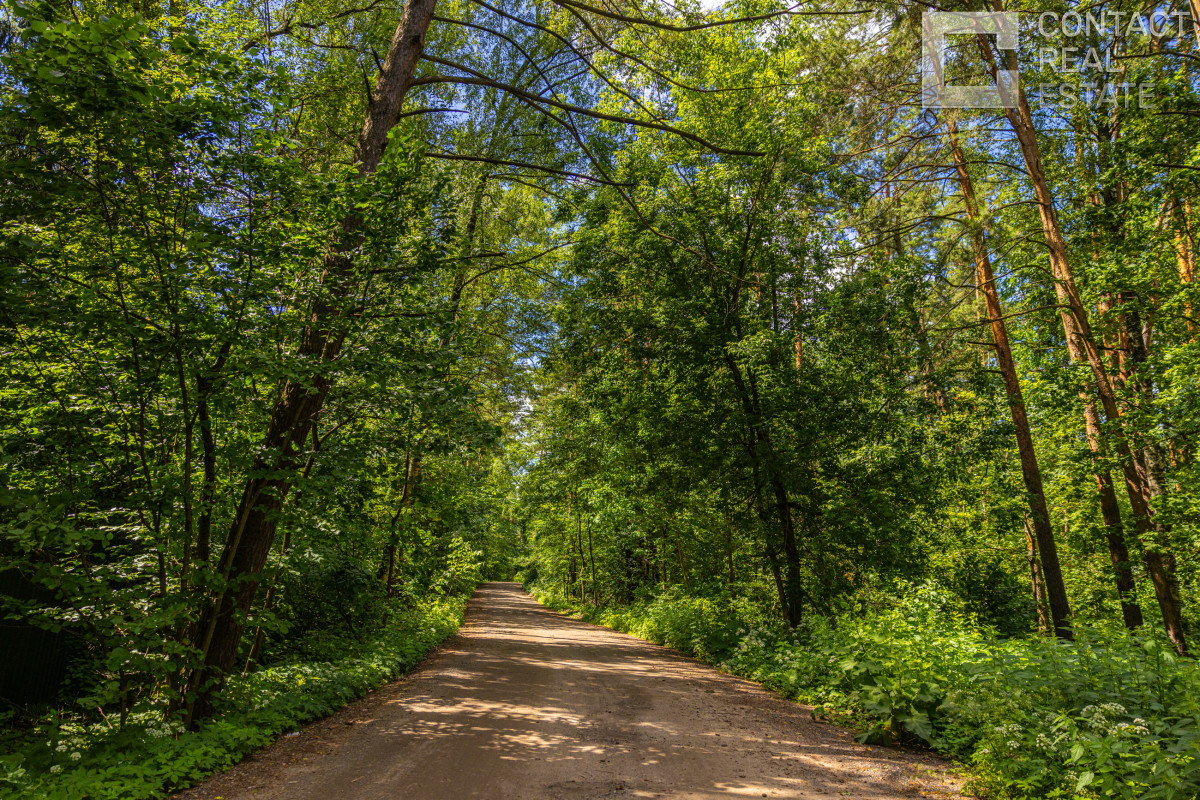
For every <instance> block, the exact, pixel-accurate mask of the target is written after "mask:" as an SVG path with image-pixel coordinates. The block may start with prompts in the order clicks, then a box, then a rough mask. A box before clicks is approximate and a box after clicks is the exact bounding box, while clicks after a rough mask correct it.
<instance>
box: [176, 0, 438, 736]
mask: <svg viewBox="0 0 1200 800" xmlns="http://www.w3.org/2000/svg"><path fill="white" fill-rule="evenodd" d="M435 2H436V0H408V2H407V3H406V4H405V7H404V12H403V14H402V15H401V18H400V23H399V25H398V26H397V28H396V33H395V35H394V36H393V38H392V42H391V45H390V46H389V48H388V54H387V58H386V60H385V61H384V64H383V68H382V69H381V70H380V73H379V75H378V77H377V78H376V81H375V89H374V91H373V92H372V97H371V102H370V104H369V106H368V109H369V110H368V112H367V117H366V120H365V121H364V124H363V128H362V132H361V133H360V134H359V137H358V145H357V148H356V153H355V156H356V158H355V161H356V162H357V165H358V174H359V176H367V175H370V174H371V173H373V172H374V171H375V170H376V169H377V168H378V167H379V164H380V163H381V162H382V160H383V154H384V150H385V149H386V147H387V136H388V132H389V131H390V130H391V129H392V127H393V126H394V125H395V124H396V122H397V121H398V120H399V118H400V109H401V106H402V104H403V101H404V96H405V94H406V93H407V91H408V88H409V86H410V85H411V84H412V80H413V74H414V72H415V70H416V67H417V62H418V60H419V59H420V57H421V53H422V51H423V49H424V43H425V34H426V32H427V30H428V28H429V23H430V21H431V20H432V17H433V10H434V4H435ZM360 227H361V221H360V220H359V218H358V217H357V216H356V215H354V214H350V215H348V216H347V217H346V218H345V219H343V220H342V223H341V226H340V230H339V231H338V235H337V238H336V241H335V242H334V244H333V246H332V247H331V249H330V252H329V253H328V254H327V255H326V256H325V258H324V264H323V272H322V275H321V283H322V285H323V287H324V288H326V289H327V290H328V293H329V297H328V298H319V299H317V300H315V301H314V302H313V307H312V312H311V314H310V317H309V322H308V325H307V327H306V329H305V331H304V333H303V335H302V338H301V342H300V345H299V347H298V348H297V355H299V356H300V357H301V360H302V361H307V362H309V363H313V364H315V365H319V366H317V368H316V369H315V371H314V372H315V374H312V375H310V376H308V378H309V380H304V379H301V380H296V381H292V380H289V381H287V382H286V383H285V384H284V385H283V387H282V389H281V390H280V392H279V396H278V399H277V400H276V402H275V404H274V406H273V408H272V410H271V416H270V419H269V421H268V423H267V429H266V433H265V435H264V436H263V442H262V446H261V449H260V451H259V454H258V456H257V457H256V458H255V461H254V467H253V469H252V470H251V475H252V476H255V475H257V476H262V475H271V476H272V477H269V478H267V477H250V478H248V479H247V481H246V483H245V485H244V487H243V489H242V496H241V500H240V501H239V503H238V507H237V513H236V514H235V515H234V521H233V524H232V525H231V527H230V530H229V533H228V535H227V537H226V542H225V549H224V551H223V552H222V554H221V559H220V562H219V564H218V569H219V571H220V573H221V574H222V575H223V576H224V578H225V585H224V588H223V589H222V590H221V592H220V594H219V595H218V596H217V597H216V598H215V600H214V602H213V603H212V604H211V605H209V606H207V607H206V608H205V609H204V610H203V613H202V615H201V620H200V624H199V626H198V636H197V641H196V645H197V647H198V649H199V650H200V653H201V656H202V663H201V666H199V667H198V668H197V669H196V670H194V671H193V674H192V675H191V678H190V680H189V683H188V696H189V698H190V700H191V705H190V707H189V713H188V719H187V722H188V724H189V725H194V723H195V722H196V721H198V720H201V719H204V718H205V717H208V716H210V715H211V714H212V713H213V704H212V699H213V693H214V691H215V690H216V688H217V685H218V684H219V682H220V681H222V680H223V679H224V676H225V675H226V674H228V673H229V672H230V670H231V669H232V668H233V665H234V663H235V661H236V659H237V652H238V647H239V645H240V643H241V639H242V631H243V627H244V623H243V618H244V615H245V614H246V613H247V612H248V611H249V610H250V606H251V604H252V602H253V600H254V595H255V593H256V591H257V589H258V580H259V575H260V574H261V573H262V569H263V566H264V565H265V564H266V560H267V554H268V553H269V552H270V549H271V544H272V542H273V541H274V538H275V516H276V514H277V513H278V512H279V509H280V507H281V506H282V503H283V501H284V499H285V498H286V497H287V494H288V491H289V490H290V489H291V483H292V479H291V478H290V477H280V476H288V475H289V474H290V473H291V472H293V471H294V470H295V468H296V466H297V465H296V464H295V462H294V453H295V451H296V449H297V448H298V446H299V445H300V444H301V443H302V442H303V441H304V438H305V436H306V435H307V433H308V426H309V425H310V424H311V423H312V421H313V419H314V417H315V416H316V414H317V412H319V411H320V409H321V407H322V405H323V404H324V401H325V397H326V396H327V395H328V393H329V389H330V385H331V384H330V379H329V377H328V375H327V374H326V371H325V368H324V367H325V365H328V364H329V363H330V362H331V361H333V360H334V359H335V358H337V355H338V352H339V351H340V350H341V346H342V341H343V339H344V336H345V334H344V333H343V332H340V331H338V330H337V329H336V322H337V319H338V317H339V316H340V315H341V313H342V308H341V306H342V305H343V302H344V300H345V298H346V297H348V296H352V294H353V289H354V280H353V278H354V275H353V271H354V261H353V256H352V255H351V253H352V252H353V248H354V247H355V245H356V244H357V240H358V238H359V237H358V235H357V231H358V229H359V228H360Z"/></svg>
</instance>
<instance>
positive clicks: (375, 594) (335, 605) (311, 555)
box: [270, 548, 389, 659]
mask: <svg viewBox="0 0 1200 800" xmlns="http://www.w3.org/2000/svg"><path fill="white" fill-rule="evenodd" d="M279 590H280V591H279V596H280V597H281V598H282V600H281V602H280V604H279V606H278V607H277V609H276V616H277V617H278V623H281V624H275V625H273V626H272V627H274V628H275V633H274V634H273V635H272V642H271V648H270V652H271V654H272V656H274V657H276V658H278V657H279V656H281V655H283V656H291V657H293V658H297V657H302V658H306V659H323V658H324V659H327V658H336V656H337V654H338V653H339V652H342V649H343V647H344V642H345V640H347V639H350V640H354V641H358V642H362V641H364V640H365V639H367V638H370V637H373V636H375V635H376V634H377V633H378V632H379V631H381V630H383V628H384V626H385V625H386V624H387V622H388V616H389V605H388V602H387V591H386V587H384V585H383V583H382V582H380V580H379V579H378V578H376V577H375V575H373V574H372V573H371V572H370V571H368V570H366V569H364V568H363V566H362V565H361V564H360V563H359V562H357V561H354V560H352V559H349V558H346V557H345V556H344V555H342V554H340V553H338V552H337V551H335V550H330V549H323V548H322V549H318V548H308V549H305V550H303V551H301V552H299V553H297V554H296V555H295V556H293V557H292V558H291V560H290V565H289V568H288V569H287V570H286V571H285V572H284V573H283V574H282V575H281V576H280V580H279Z"/></svg>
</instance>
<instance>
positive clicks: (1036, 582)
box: [1025, 516, 1053, 633]
mask: <svg viewBox="0 0 1200 800" xmlns="http://www.w3.org/2000/svg"><path fill="white" fill-rule="evenodd" d="M1025 553H1026V558H1027V559H1028V561H1029V580H1030V582H1031V583H1032V584H1033V600H1034V602H1035V603H1037V618H1038V630H1039V631H1041V632H1042V633H1049V632H1050V629H1051V626H1052V624H1053V623H1052V622H1051V620H1050V609H1049V607H1048V606H1047V605H1046V587H1045V584H1044V583H1043V579H1042V565H1041V563H1040V562H1039V561H1038V551H1037V539H1036V538H1035V537H1034V534H1033V526H1032V525H1030V524H1029V517H1028V516H1026V517H1025Z"/></svg>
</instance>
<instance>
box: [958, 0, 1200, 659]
mask: <svg viewBox="0 0 1200 800" xmlns="http://www.w3.org/2000/svg"><path fill="white" fill-rule="evenodd" d="M993 3H994V5H995V7H996V10H998V11H999V10H1002V9H1003V3H1002V0H993ZM979 44H980V48H981V50H982V52H983V55H984V60H985V62H986V65H987V67H988V70H989V71H990V72H991V74H992V78H993V80H995V79H996V77H997V75H998V71H999V67H998V62H997V60H996V58H995V56H994V54H993V51H992V47H991V43H990V42H989V41H988V40H987V37H982V36H981V37H979ZM1005 59H1006V61H1007V63H1006V65H1005V66H1006V68H1007V69H1010V70H1016V69H1017V63H1016V55H1015V54H1014V53H1008V54H1007V55H1006V56H1005ZM997 85H998V86H999V85H1000V84H999V81H997ZM1013 99H1014V100H1015V107H1014V108H1006V109H1005V110H1004V113H1005V116H1006V117H1007V118H1008V121H1009V124H1010V126H1011V127H1012V130H1013V133H1014V134H1016V137H1017V143H1018V144H1019V145H1020V148H1021V155H1022V156H1023V158H1024V160H1025V169H1026V173H1027V174H1028V175H1029V178H1030V181H1031V182H1032V184H1033V188H1034V193H1035V196H1036V201H1037V206H1038V214H1039V216H1040V217H1041V222H1042V233H1043V235H1044V237H1045V240H1046V249H1047V250H1048V251H1049V254H1050V266H1051V270H1052V271H1053V274H1054V278H1055V282H1054V290H1055V294H1056V295H1057V297H1058V303H1059V307H1060V316H1061V318H1062V323H1063V330H1064V332H1065V334H1066V339H1067V348H1068V352H1069V353H1070V355H1071V359H1072V360H1073V361H1083V362H1084V363H1086V364H1087V365H1088V366H1089V367H1090V368H1091V371H1092V376H1093V377H1094V379H1095V388H1096V394H1097V396H1098V397H1099V399H1100V405H1101V407H1102V408H1103V409H1104V415H1105V417H1106V418H1107V419H1108V421H1109V422H1110V423H1111V424H1112V425H1114V426H1118V427H1115V428H1114V429H1113V431H1112V435H1113V438H1114V439H1115V440H1116V443H1117V450H1118V453H1119V455H1120V456H1121V472H1122V474H1123V476H1124V478H1125V489H1126V493H1127V494H1128V495H1129V503H1130V506H1131V508H1132V510H1133V515H1134V519H1135V520H1136V523H1137V529H1138V536H1139V538H1140V539H1141V540H1142V543H1143V546H1144V548H1145V553H1146V559H1145V560H1146V569H1147V571H1148V572H1149V573H1150V578H1151V581H1152V582H1153V584H1154V592H1155V595H1157V597H1158V604H1159V608H1160V610H1161V611H1162V616H1163V623H1164V626H1165V627H1166V630H1167V635H1168V636H1169V637H1170V638H1171V641H1172V642H1173V643H1174V644H1175V649H1176V650H1177V651H1178V652H1179V653H1180V654H1185V653H1186V652H1187V641H1186V639H1185V637H1184V632H1183V614H1182V609H1181V607H1180V604H1179V603H1178V601H1177V598H1178V591H1177V588H1176V589H1175V590H1174V591H1173V590H1172V586H1173V583H1174V581H1173V579H1172V576H1171V575H1169V574H1168V572H1167V568H1166V565H1165V563H1164V560H1163V558H1162V556H1161V554H1159V553H1158V552H1157V551H1156V550H1154V549H1153V547H1154V546H1155V545H1156V543H1154V542H1151V541H1149V540H1150V538H1151V535H1152V531H1153V527H1152V524H1151V520H1150V512H1149V507H1148V506H1147V503H1146V497H1145V487H1144V485H1143V483H1142V479H1141V477H1140V476H1139V475H1138V472H1137V468H1136V467H1135V466H1134V458H1133V453H1132V452H1131V450H1130V447H1129V443H1128V441H1127V440H1126V439H1125V437H1124V435H1123V433H1122V431H1121V430H1120V428H1119V425H1120V423H1119V416H1120V414H1119V412H1118V410H1117V401H1116V395H1115V393H1114V391H1113V387H1112V382H1111V381H1110V380H1109V376H1108V371H1107V369H1106V367H1105V365H1104V361H1103V358H1102V356H1101V353H1100V349H1099V348H1098V347H1097V346H1096V341H1095V339H1094V338H1093V336H1092V331H1091V327H1090V325H1089V323H1088V316H1087V312H1086V310H1085V308H1084V306H1083V301H1082V300H1081V299H1080V295H1079V289H1078V287H1077V286H1076V283H1075V276H1074V273H1073V272H1072V269H1071V263H1070V259H1069V258H1068V254H1067V245H1066V240H1065V238H1064V237H1063V232H1062V226H1061V225H1060V223H1059V221H1058V215H1057V213H1056V212H1055V210H1054V196H1053V194H1052V193H1051V192H1050V186H1049V183H1048V182H1047V180H1046V175H1045V171H1044V170H1043V168H1042V163H1041V154H1040V151H1039V148H1038V143H1037V138H1036V136H1035V134H1034V129H1033V118H1032V115H1031V113H1030V111H1029V103H1028V102H1027V100H1026V98H1025V93H1024V91H1022V90H1021V89H1020V88H1018V89H1017V92H1016V97H1015V98H1013ZM1139 338H1140V337H1139ZM1147 545H1148V546H1147ZM1042 555H1043V562H1042V565H1043V568H1044V569H1045V572H1046V582H1047V585H1048V586H1047V588H1048V589H1050V591H1051V603H1052V605H1053V587H1052V579H1051V574H1050V572H1051V569H1050V564H1049V563H1048V559H1047V558H1046V554H1045V553H1043V554H1042Z"/></svg>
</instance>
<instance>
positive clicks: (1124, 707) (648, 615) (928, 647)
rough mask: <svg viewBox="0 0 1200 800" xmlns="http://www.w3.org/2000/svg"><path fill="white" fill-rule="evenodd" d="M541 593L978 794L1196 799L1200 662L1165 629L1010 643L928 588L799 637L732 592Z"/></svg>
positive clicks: (1100, 631)
mask: <svg viewBox="0 0 1200 800" xmlns="http://www.w3.org/2000/svg"><path fill="white" fill-rule="evenodd" d="M532 591H533V592H534V594H535V596H536V597H537V598H538V600H539V601H541V602H542V603H543V604H544V605H547V606H549V607H550V608H554V609H557V610H569V611H571V612H573V613H575V614H576V615H578V616H580V617H581V618H583V619H585V620H588V621H590V622H596V623H598V624H601V625H605V626H607V627H610V628H614V629H616V630H618V631H622V632H624V633H630V634H633V635H635V636H638V637H640V638H643V639H647V640H649V641H652V642H657V643H659V644H663V645H666V646H668V647H672V648H674V649H676V650H680V651H682V652H684V653H687V654H688V655H692V656H695V657H697V658H700V659H703V660H704V661H707V662H709V663H711V664H713V665H715V666H717V667H718V668H720V669H722V670H725V671H727V672H730V673H732V674H735V675H739V676H742V677H746V678H749V679H751V680H754V681H757V682H759V683H762V684H763V685H765V686H767V687H769V688H771V689H773V690H775V691H777V692H779V693H781V694H783V695H785V696H786V697H789V698H792V699H795V700H798V701H801V702H804V703H808V704H811V705H813V706H815V707H816V709H817V710H816V712H815V713H817V714H818V715H824V716H827V717H834V718H841V719H843V720H846V721H849V722H851V723H853V724H855V725H857V727H858V728H859V730H860V731H861V733H860V735H859V739H860V741H864V742H869V743H875V744H894V743H905V742H907V743H923V744H925V745H927V746H929V747H932V748H934V749H936V750H939V751H941V752H943V753H945V754H947V755H950V756H952V757H954V758H956V759H959V760H961V761H963V762H965V763H967V764H969V765H970V767H971V774H972V777H971V781H970V785H969V788H970V789H971V790H972V791H973V792H975V793H976V794H977V795H979V796H981V797H986V798H997V799H998V800H1000V799H1002V800H1026V799H1028V800H1033V799H1034V798H1039V799H1040V798H1056V797H1071V798H1129V800H1134V799H1135V798H1136V799H1137V800H1141V799H1142V798H1146V799H1147V800H1149V799H1150V798H1164V799H1165V798H1178V799H1179V800H1183V798H1195V797H1197V796H1200V668H1198V667H1197V664H1196V663H1195V662H1194V661H1192V660H1190V659H1189V660H1177V659H1176V658H1175V656H1174V653H1173V651H1172V650H1171V648H1170V646H1169V642H1167V641H1166V640H1165V638H1164V637H1162V636H1161V635H1160V634H1159V633H1156V632H1154V631H1150V630H1147V631H1144V632H1139V633H1137V634H1133V635H1130V634H1128V633H1127V632H1125V631H1124V630H1122V629H1120V628H1112V627H1102V626H1095V625H1079V626H1078V627H1077V629H1076V639H1075V641H1073V642H1064V641H1061V640H1058V639H1054V638H1042V637H1035V636H1028V637H1013V638H1000V637H998V636H997V635H996V633H995V631H994V630H993V629H991V628H989V627H987V626H984V625H980V624H979V623H978V622H977V621H976V620H975V619H974V617H972V616H971V615H969V614H967V613H965V612H963V611H961V610H955V608H954V603H953V601H952V599H951V598H950V597H949V596H948V595H946V594H944V593H942V592H941V591H940V590H938V589H936V588H934V587H931V586H922V587H911V588H910V589H909V591H907V592H906V593H905V594H904V596H903V597H900V598H893V602H891V603H883V602H873V603H867V604H865V605H866V606H867V607H868V608H869V609H870V610H868V611H860V612H858V613H856V614H853V615H848V616H844V617H842V618H840V619H839V620H838V621H837V624H836V625H833V624H831V623H829V622H828V621H826V620H823V619H816V620H812V621H810V622H808V623H807V624H806V625H804V626H802V627H800V628H798V629H797V630H794V631H789V630H786V629H785V628H781V627H770V626H765V625H763V624H761V622H759V623H758V624H753V623H750V622H748V621H747V617H746V615H745V614H744V613H742V611H741V609H740V608H739V606H738V605H737V604H735V603H733V602H732V601H731V600H730V599H729V598H717V599H711V598H697V597H688V596H684V595H682V594H674V593H670V594H666V595H663V596H661V597H659V598H657V599H655V600H653V601H650V602H645V603H639V604H635V605H632V606H622V607H597V606H592V605H587V604H581V603H579V601H578V600H574V599H569V598H567V597H565V596H563V595H562V594H560V593H556V592H554V591H553V590H546V589H543V588H540V587H533V588H532ZM878 600H879V598H876V601H878Z"/></svg>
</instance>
